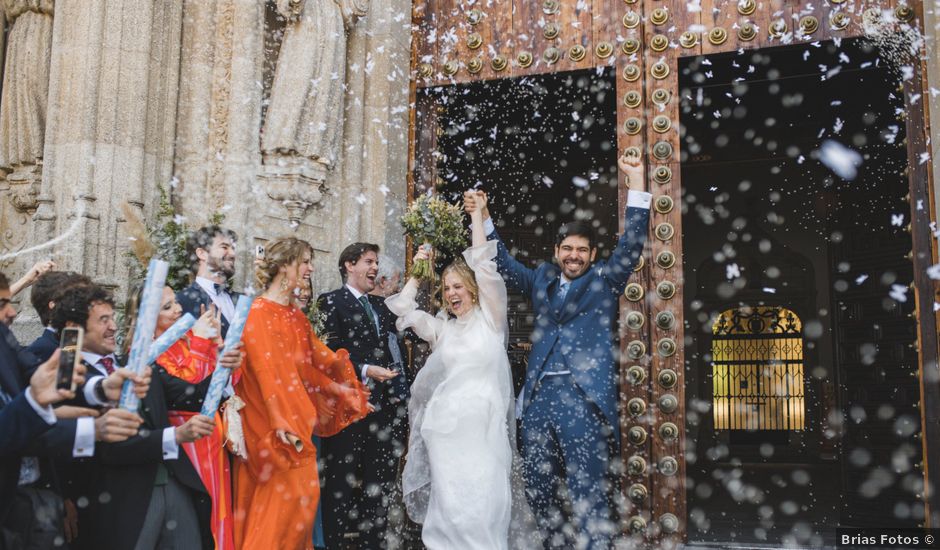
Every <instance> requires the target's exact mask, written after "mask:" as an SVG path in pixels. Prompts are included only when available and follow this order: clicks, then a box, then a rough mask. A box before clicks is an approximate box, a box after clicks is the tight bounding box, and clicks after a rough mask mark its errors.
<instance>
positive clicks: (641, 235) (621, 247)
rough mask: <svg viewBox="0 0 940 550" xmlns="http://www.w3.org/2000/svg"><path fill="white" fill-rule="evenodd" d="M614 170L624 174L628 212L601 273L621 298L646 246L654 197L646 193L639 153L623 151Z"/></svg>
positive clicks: (630, 149)
mask: <svg viewBox="0 0 940 550" xmlns="http://www.w3.org/2000/svg"><path fill="white" fill-rule="evenodd" d="M617 166H618V168H619V169H620V171H621V172H622V173H623V174H624V178H625V180H626V181H625V183H626V184H627V186H628V189H629V190H628V191H627V210H626V212H624V213H623V215H624V221H623V234H622V235H620V240H618V241H617V247H616V248H614V250H613V252H612V253H611V255H610V258H608V259H607V263H606V265H603V266H602V267H601V269H602V274H603V276H604V278H606V279H607V282H608V283H609V284H610V286H611V287H612V288H613V290H614V292H616V293H617V294H620V293H622V292H623V290H624V288H626V286H627V281H628V280H629V279H630V275H631V274H632V273H633V268H634V267H636V264H637V262H638V261H639V260H640V255H641V254H643V245H645V244H646V236H647V234H649V225H650V202H652V200H653V195H651V194H650V193H647V192H646V191H645V189H646V178H645V177H644V171H643V159H642V155H641V154H640V152H639V149H637V148H636V147H630V148H628V149H627V150H626V151H624V154H623V156H621V157H620V158H619V159H617Z"/></svg>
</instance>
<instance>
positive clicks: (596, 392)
mask: <svg viewBox="0 0 940 550" xmlns="http://www.w3.org/2000/svg"><path fill="white" fill-rule="evenodd" d="M624 215H625V221H626V223H625V224H624V228H625V230H624V232H623V235H621V236H620V240H619V241H618V242H617V246H616V248H614V250H613V252H612V253H611V255H610V257H609V258H608V259H607V260H601V261H598V262H595V263H594V264H593V265H592V266H591V267H590V269H588V271H587V272H586V273H585V274H584V275H582V276H581V277H578V278H577V279H575V280H574V281H572V282H571V286H570V287H569V289H568V293H567V295H566V296H565V300H564V302H563V303H562V304H560V305H561V307H560V308H555V307H552V298H553V297H554V296H555V293H556V292H557V290H558V286H559V284H560V281H561V278H560V275H561V269H560V268H559V267H558V266H557V265H556V264H554V263H552V262H542V263H541V264H539V265H538V267H536V268H535V269H531V268H528V267H526V266H524V265H523V264H522V263H520V262H519V261H517V260H516V259H515V258H513V257H512V255H511V254H510V253H509V250H508V249H507V248H506V245H505V244H504V243H503V241H502V240H501V239H500V238H499V235H498V234H497V233H496V232H495V231H493V232H492V233H490V235H489V236H488V238H489V239H491V240H492V239H495V240H496V241H497V242H498V253H497V257H496V262H497V268H498V269H499V272H500V274H501V275H502V276H503V278H504V279H505V280H506V284H507V286H508V287H509V288H510V289H513V290H514V291H516V292H519V293H521V294H523V295H525V296H527V297H528V298H529V300H530V301H531V303H532V308H533V310H534V311H535V313H536V317H535V328H534V329H533V330H532V334H531V337H530V339H531V341H532V351H531V352H530V353H529V364H528V369H527V371H526V380H525V385H524V387H523V392H524V394H523V402H522V410H523V411H524V410H525V408H526V407H528V405H529V403H531V400H532V395H533V393H534V392H535V391H536V389H537V384H538V382H539V380H540V379H541V376H542V373H543V372H544V371H545V367H546V361H547V359H548V358H549V356H550V355H551V354H552V350H553V349H554V348H555V347H556V346H558V351H560V352H561V355H562V356H563V357H564V360H565V363H566V364H565V366H566V367H567V368H568V369H569V370H571V373H572V375H573V377H574V380H575V383H577V385H578V387H580V388H581V390H582V391H583V392H584V393H585V395H587V397H588V399H589V400H590V401H592V402H593V403H594V404H595V405H597V407H598V408H599V409H600V411H601V413H602V414H603V415H604V417H605V418H606V419H607V421H608V422H609V423H610V426H611V427H612V428H615V429H614V430H613V433H614V435H615V438H616V439H617V441H618V442H619V439H620V430H618V429H616V427H617V426H618V425H619V423H618V416H617V394H618V391H617V385H618V375H617V374H618V369H617V359H616V358H617V357H618V356H619V350H618V349H617V318H618V313H619V303H620V296H621V294H622V293H623V291H624V288H625V287H626V285H627V280H628V279H629V278H630V275H631V274H632V273H633V267H634V266H635V265H636V263H637V261H638V259H639V257H640V255H641V254H642V252H643V245H644V243H645V242H646V235H647V232H648V228H649V216H650V213H649V209H646V208H631V207H628V208H627V209H626V212H625V213H624Z"/></svg>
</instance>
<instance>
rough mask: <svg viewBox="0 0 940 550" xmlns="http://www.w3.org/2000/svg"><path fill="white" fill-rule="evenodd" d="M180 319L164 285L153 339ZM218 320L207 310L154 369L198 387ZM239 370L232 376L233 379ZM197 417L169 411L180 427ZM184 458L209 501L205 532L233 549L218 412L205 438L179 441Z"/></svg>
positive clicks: (130, 311)
mask: <svg viewBox="0 0 940 550" xmlns="http://www.w3.org/2000/svg"><path fill="white" fill-rule="evenodd" d="M142 294H143V289H142V288H141V289H140V290H138V291H137V292H135V293H132V295H131V299H130V300H128V304H127V307H126V308H125V312H127V319H128V325H127V327H126V328H127V330H125V334H130V333H131V328H132V326H131V325H130V324H129V322H130V321H132V320H134V318H135V317H136V315H137V310H138V308H139V305H140V299H141V297H142ZM182 316H183V310H182V308H181V307H180V305H179V303H178V302H177V301H176V295H175V294H174V293H173V289H172V288H170V287H164V289H163V296H162V298H161V303H160V312H159V314H158V316H157V325H156V330H155V331H154V335H153V337H154V338H158V337H159V336H160V335H162V334H163V333H164V332H166V331H167V329H169V328H170V327H171V326H173V323H175V322H176V321H177V320H179V318H180V317H182ZM220 324H221V321H220V319H219V314H218V312H217V310H216V309H215V306H210V307H209V309H207V310H206V311H205V312H204V313H203V314H202V315H201V316H200V317H199V319H198V321H197V322H196V324H195V325H194V326H193V328H192V329H191V330H190V331H189V332H188V333H187V334H186V336H184V337H183V338H181V339H180V340H177V341H176V343H175V344H173V345H172V346H170V348H169V349H168V350H166V352H164V353H163V355H161V356H160V357H158V358H157V365H159V366H161V367H163V368H164V369H166V371H167V372H168V373H169V374H171V375H173V376H175V377H177V378H180V379H181V380H185V381H186V382H190V383H192V384H198V383H200V382H202V381H204V380H206V379H207V378H209V377H211V376H212V373H213V372H214V371H215V367H216V358H217V354H218V350H219V346H220V345H221V343H222V342H221V337H220V336H219V327H220ZM239 375H240V372H239V371H235V372H234V373H233V376H234V377H235V378H236V379H237V378H238V376H239ZM196 415H197V413H195V412H187V411H172V410H171V411H170V412H169V419H170V425H172V426H176V427H181V426H183V425H185V424H186V422H187V421H189V420H190V419H191V418H193V417H195V416H196ZM183 450H184V451H186V456H187V457H188V458H189V461H190V462H191V463H192V464H193V466H194V467H195V468H196V472H197V473H198V474H199V478H200V479H201V480H202V483H203V485H205V487H206V490H207V491H208V492H209V497H210V499H211V501H212V516H211V528H212V536H213V538H214V539H215V547H216V549H218V550H231V549H234V548H235V538H234V531H233V526H234V518H233V517H232V488H231V481H232V480H231V467H230V464H229V458H228V452H227V451H226V449H225V426H224V422H223V418H222V414H221V413H216V415H215V429H214V430H213V431H212V433H211V434H209V435H207V436H206V437H203V438H202V439H198V440H196V441H192V442H186V443H183Z"/></svg>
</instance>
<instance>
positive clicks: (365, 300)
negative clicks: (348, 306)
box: [359, 294, 379, 334]
mask: <svg viewBox="0 0 940 550" xmlns="http://www.w3.org/2000/svg"><path fill="white" fill-rule="evenodd" d="M359 303H360V304H362V307H364V308H366V314H367V315H368V316H369V321H371V322H372V326H373V327H375V333H376V334H379V324H378V323H377V322H376V320H375V311H373V310H372V304H370V303H369V297H368V296H366V295H365V294H363V295H362V296H360V297H359Z"/></svg>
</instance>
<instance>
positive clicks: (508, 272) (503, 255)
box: [483, 218, 535, 295]
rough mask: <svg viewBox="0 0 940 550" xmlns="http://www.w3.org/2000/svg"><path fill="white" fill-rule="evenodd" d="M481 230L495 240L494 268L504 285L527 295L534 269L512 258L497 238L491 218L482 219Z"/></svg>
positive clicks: (531, 283) (501, 241) (487, 238)
mask: <svg viewBox="0 0 940 550" xmlns="http://www.w3.org/2000/svg"><path fill="white" fill-rule="evenodd" d="M483 230H484V231H485V232H486V240H488V241H496V269H497V271H499V274H500V275H502V276H503V279H504V280H505V281H506V286H508V287H509V288H510V289H512V290H514V291H515V292H519V293H522V294H526V295H528V294H529V292H530V291H531V290H532V285H533V283H534V282H535V270H533V269H530V268H528V267H526V266H524V265H522V262H520V261H519V260H517V259H515V258H513V256H512V254H510V253H509V249H508V248H506V243H504V242H503V240H502V239H500V238H499V234H497V233H496V226H495V225H494V224H493V219H492V218H486V219H485V220H483Z"/></svg>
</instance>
